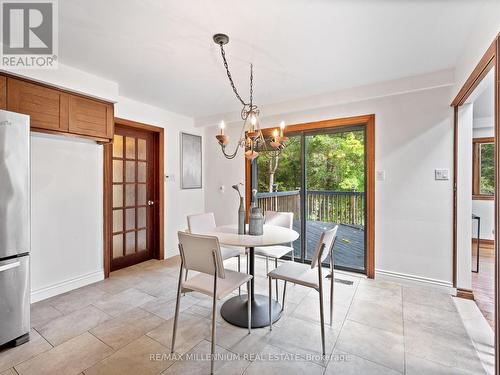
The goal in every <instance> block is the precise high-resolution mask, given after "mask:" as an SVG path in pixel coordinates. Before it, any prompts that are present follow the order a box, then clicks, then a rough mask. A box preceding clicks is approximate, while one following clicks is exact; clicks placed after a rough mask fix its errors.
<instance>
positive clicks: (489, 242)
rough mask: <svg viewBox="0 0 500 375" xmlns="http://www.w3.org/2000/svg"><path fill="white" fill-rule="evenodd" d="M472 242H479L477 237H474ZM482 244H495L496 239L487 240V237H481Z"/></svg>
mask: <svg viewBox="0 0 500 375" xmlns="http://www.w3.org/2000/svg"><path fill="white" fill-rule="evenodd" d="M472 243H473V244H477V238H473V239H472ZM481 245H487V246H494V245H495V240H486V239H483V238H481Z"/></svg>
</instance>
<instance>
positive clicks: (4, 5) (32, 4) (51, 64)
mask: <svg viewBox="0 0 500 375" xmlns="http://www.w3.org/2000/svg"><path fill="white" fill-rule="evenodd" d="M1 10H2V16H1V19H2V60H1V61H2V64H1V65H2V66H3V67H5V68H14V69H20V68H22V69H25V68H44V69H47V68H48V69H51V68H55V67H57V21H58V20H57V3H56V2H55V1H51V0H44V1H39V0H30V1H12V0H11V1H8V0H3V1H1Z"/></svg>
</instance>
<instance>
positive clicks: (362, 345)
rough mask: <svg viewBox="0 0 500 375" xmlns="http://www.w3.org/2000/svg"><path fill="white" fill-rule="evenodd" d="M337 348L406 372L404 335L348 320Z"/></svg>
mask: <svg viewBox="0 0 500 375" xmlns="http://www.w3.org/2000/svg"><path fill="white" fill-rule="evenodd" d="M335 348H336V349H338V350H339V351H342V352H347V353H351V354H354V355H357V356H359V357H361V358H365V359H367V360H370V361H372V362H375V363H378V364H380V365H383V366H386V367H389V368H391V369H393V370H395V371H399V372H403V371H404V349H405V348H404V339H403V336H402V335H398V334H396V333H393V332H389V331H384V330H381V329H378V328H373V327H370V326H368V325H365V324H360V323H357V322H353V321H351V320H346V322H345V323H344V326H343V327H342V332H341V333H340V336H339V338H338V341H337V344H336V346H335Z"/></svg>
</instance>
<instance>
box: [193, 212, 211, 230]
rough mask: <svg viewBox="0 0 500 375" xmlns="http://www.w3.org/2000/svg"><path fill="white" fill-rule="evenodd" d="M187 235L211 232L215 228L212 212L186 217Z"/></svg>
mask: <svg viewBox="0 0 500 375" xmlns="http://www.w3.org/2000/svg"><path fill="white" fill-rule="evenodd" d="M187 222H188V228H189V233H195V234H196V233H198V234H199V233H207V232H213V231H214V229H215V228H216V225H215V216H214V214H213V212H207V213H205V214H197V215H189V216H188V217H187Z"/></svg>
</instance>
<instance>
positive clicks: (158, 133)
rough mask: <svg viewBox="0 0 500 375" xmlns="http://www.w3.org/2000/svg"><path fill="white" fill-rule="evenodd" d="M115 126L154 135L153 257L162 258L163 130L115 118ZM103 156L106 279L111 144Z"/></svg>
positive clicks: (110, 190) (163, 206)
mask: <svg viewBox="0 0 500 375" xmlns="http://www.w3.org/2000/svg"><path fill="white" fill-rule="evenodd" d="M114 123H115V125H119V126H124V127H127V128H131V129H137V130H147V131H150V132H153V133H155V144H156V145H155V146H156V147H157V148H158V160H157V163H156V165H157V173H158V186H157V189H158V212H157V214H156V217H155V219H156V220H157V227H158V235H157V238H155V239H154V240H155V243H156V244H157V245H156V246H155V249H154V252H153V256H154V258H156V259H163V258H164V251H165V249H164V243H165V238H164V226H165V216H164V210H165V203H164V202H165V200H164V195H165V189H164V186H165V181H164V177H163V176H164V164H165V150H164V129H163V128H160V127H158V126H153V125H148V124H144V123H141V122H136V121H131V120H126V119H123V118H119V117H115V118H114ZM103 149H104V155H103V164H104V196H103V205H104V207H103V208H104V220H103V225H104V230H103V236H104V251H103V257H104V259H103V264H104V277H105V278H108V277H109V273H110V271H111V247H112V245H111V242H112V232H113V231H112V217H113V216H112V213H113V207H112V199H113V197H112V192H113V184H112V177H113V171H112V170H111V164H110V163H109V160H110V158H112V153H113V144H112V143H107V144H105V145H104V147H103Z"/></svg>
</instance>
